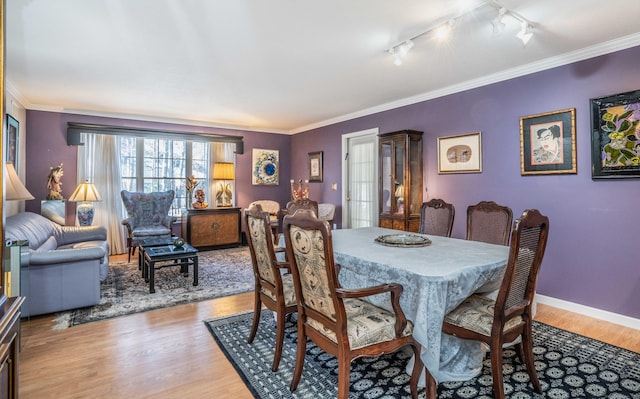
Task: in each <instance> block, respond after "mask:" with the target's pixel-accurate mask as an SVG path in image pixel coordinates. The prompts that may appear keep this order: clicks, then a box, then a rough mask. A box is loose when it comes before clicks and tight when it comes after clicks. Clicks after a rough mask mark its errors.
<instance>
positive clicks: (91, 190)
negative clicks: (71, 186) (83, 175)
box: [69, 181, 102, 202]
mask: <svg viewBox="0 0 640 399" xmlns="http://www.w3.org/2000/svg"><path fill="white" fill-rule="evenodd" d="M69 201H72V202H95V201H102V197H100V193H98V190H96V186H94V185H93V183H89V182H88V181H85V182H83V183H80V184H79V185H78V187H76V189H75V191H74V192H73V194H71V197H69Z"/></svg>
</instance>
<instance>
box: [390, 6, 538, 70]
mask: <svg viewBox="0 0 640 399" xmlns="http://www.w3.org/2000/svg"><path fill="white" fill-rule="evenodd" d="M465 5H466V7H467V8H464V9H462V11H459V12H458V13H457V14H455V15H453V16H449V17H447V18H445V19H441V20H439V21H436V22H435V23H434V24H432V25H431V26H430V27H429V28H428V29H426V30H424V31H422V32H420V33H418V34H416V35H414V36H412V37H410V38H409V39H407V40H405V41H403V42H401V43H399V44H396V45H395V46H393V47H391V48H389V49H387V52H388V53H390V54H391V55H392V57H393V63H394V64H395V65H402V63H403V62H404V59H405V58H406V55H407V53H408V52H409V50H410V49H411V48H412V47H413V45H414V41H415V40H416V39H418V38H419V37H421V36H425V35H427V34H429V33H431V32H433V33H434V35H435V36H436V38H437V39H439V40H444V39H445V38H446V37H447V36H448V35H449V34H450V33H451V31H452V30H453V28H454V27H455V26H456V24H457V23H458V21H460V20H461V18H462V17H463V16H464V15H466V14H468V13H471V12H473V11H475V10H476V9H478V8H480V7H483V6H491V7H493V8H495V9H496V10H497V11H498V15H497V17H496V18H494V19H493V20H491V25H492V27H493V34H494V35H496V36H497V35H498V34H500V33H501V32H502V31H503V30H504V29H505V28H506V23H505V16H510V17H511V18H512V19H515V20H516V21H518V22H520V25H521V29H520V31H519V32H518V34H517V35H516V36H517V37H518V39H520V40H522V43H523V45H526V44H527V43H528V42H529V40H531V37H532V36H533V33H532V32H531V29H533V27H534V25H533V24H532V23H531V22H529V21H528V20H527V19H525V18H524V17H523V16H522V15H520V14H518V13H516V12H514V11H511V10H509V9H507V8H505V7H504V6H502V4H500V3H499V2H498V0H480V1H477V2H475V3H473V2H471V3H466V4H465Z"/></svg>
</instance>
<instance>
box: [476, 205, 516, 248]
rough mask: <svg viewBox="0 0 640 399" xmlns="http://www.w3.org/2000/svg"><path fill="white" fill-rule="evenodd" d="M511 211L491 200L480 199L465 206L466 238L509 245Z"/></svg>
mask: <svg viewBox="0 0 640 399" xmlns="http://www.w3.org/2000/svg"><path fill="white" fill-rule="evenodd" d="M512 221H513V212H512V211H511V208H509V207H507V206H502V205H498V204H496V203H495V202H493V201H480V202H479V203H477V204H476V205H471V206H469V207H468V208H467V235H466V239H467V240H472V241H482V242H486V243H489V244H498V245H509V233H510V231H511V222H512Z"/></svg>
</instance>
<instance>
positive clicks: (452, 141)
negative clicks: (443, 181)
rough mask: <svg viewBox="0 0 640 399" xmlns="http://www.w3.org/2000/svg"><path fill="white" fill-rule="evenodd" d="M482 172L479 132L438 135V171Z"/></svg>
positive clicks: (441, 172) (443, 172) (444, 172)
mask: <svg viewBox="0 0 640 399" xmlns="http://www.w3.org/2000/svg"><path fill="white" fill-rule="evenodd" d="M480 172H482V139H481V134H480V132H475V133H469V134H461V135H456V136H445V137H438V173H440V174H446V173H480Z"/></svg>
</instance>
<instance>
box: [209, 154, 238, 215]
mask: <svg viewBox="0 0 640 399" xmlns="http://www.w3.org/2000/svg"><path fill="white" fill-rule="evenodd" d="M213 178H214V180H222V182H220V189H219V190H218V191H217V193H216V206H225V207H226V206H231V198H232V196H233V193H232V192H231V184H230V183H227V180H235V179H236V169H235V165H234V164H233V162H216V163H215V164H214V165H213Z"/></svg>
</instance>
